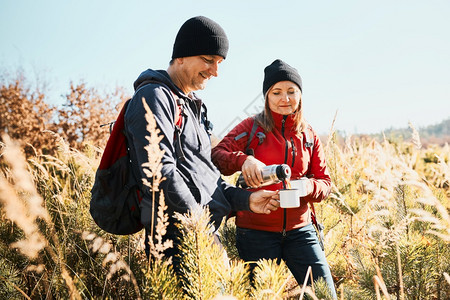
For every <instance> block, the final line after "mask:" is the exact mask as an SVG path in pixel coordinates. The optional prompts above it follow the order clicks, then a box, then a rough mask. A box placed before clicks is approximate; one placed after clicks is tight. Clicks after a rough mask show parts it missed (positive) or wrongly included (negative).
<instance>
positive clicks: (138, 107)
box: [125, 69, 250, 230]
mask: <svg viewBox="0 0 450 300" xmlns="http://www.w3.org/2000/svg"><path fill="white" fill-rule="evenodd" d="M148 80H154V81H158V82H161V83H163V84H164V85H161V84H158V83H149V84H144V85H143V86H141V87H140V88H139V89H137V88H138V87H139V86H140V85H141V84H142V83H143V82H145V81H148ZM134 88H135V89H137V91H136V92H135V95H134V96H133V99H132V100H131V101H130V104H129V105H128V108H127V111H126V113H125V131H126V135H127V137H128V144H129V145H128V146H129V148H130V151H129V153H130V157H131V161H132V167H133V173H134V175H135V176H136V178H137V179H138V182H139V183H140V186H141V191H142V192H143V199H142V201H141V204H140V206H141V222H142V224H143V225H144V226H145V228H146V229H147V230H148V229H149V228H150V226H151V225H150V224H151V218H152V216H151V212H152V193H151V191H150V190H149V188H147V187H145V186H143V184H142V182H143V179H146V180H148V181H149V182H151V178H148V177H147V175H146V174H145V173H144V172H143V168H142V167H141V166H142V164H144V163H146V162H148V155H147V153H146V150H145V149H144V147H145V146H146V145H147V144H148V141H147V139H146V138H145V137H146V136H148V135H149V132H148V131H147V129H146V126H147V122H146V120H145V109H144V107H143V104H142V98H143V97H144V98H145V101H146V103H147V104H148V106H149V107H150V109H151V110H152V112H153V115H154V117H155V120H156V124H157V127H158V128H159V130H160V131H161V133H160V134H162V135H163V139H162V140H161V142H160V148H161V149H162V150H164V156H163V158H162V165H163V166H162V170H161V172H162V176H163V177H165V180H164V181H163V182H162V183H161V184H160V187H159V188H160V190H162V191H163V192H164V196H165V202H166V205H167V206H168V214H169V216H172V215H173V213H174V212H180V213H185V212H187V210H189V209H193V208H195V207H198V205H197V204H200V205H201V206H205V205H207V206H208V207H209V209H210V212H211V214H212V221H213V222H214V224H215V225H216V228H217V227H218V225H219V224H220V222H221V220H222V218H223V217H224V216H227V215H228V214H229V213H230V212H231V211H232V210H234V211H237V210H249V204H248V198H249V195H250V192H248V191H245V190H242V189H239V188H236V187H234V186H231V185H229V184H227V183H225V182H224V181H223V180H222V179H221V177H220V172H219V171H218V169H217V168H216V167H215V166H214V164H213V163H212V162H211V142H210V137H209V134H208V132H207V128H206V126H205V122H206V118H205V116H206V115H205V114H206V112H205V111H204V110H202V102H201V100H200V99H198V98H196V97H195V99H190V98H188V97H187V96H186V95H184V94H183V93H182V92H181V91H180V90H179V89H178V88H177V87H176V86H175V85H174V84H173V82H172V81H171V79H170V77H169V74H168V73H167V72H166V71H162V70H157V71H156V70H151V69H148V70H146V71H144V72H143V73H142V74H141V75H140V76H139V77H138V79H137V80H136V81H135V83H134ZM168 88H170V89H171V90H172V91H173V92H174V93H176V94H177V96H178V97H179V98H182V99H184V101H185V103H186V104H185V108H184V117H183V125H182V128H181V136H180V140H178V139H174V134H175V125H174V123H175V114H176V105H177V104H176V102H175V101H176V100H175V99H174V96H173V95H172V93H171V92H170V90H168ZM194 96H195V95H194ZM176 143H181V148H182V150H183V152H184V155H185V158H186V159H185V160H180V159H178V158H177V154H176V151H175V148H176V146H177V145H176ZM155 203H158V197H157V198H156V199H155ZM156 211H157V209H155V212H156ZM154 217H155V216H154Z"/></svg>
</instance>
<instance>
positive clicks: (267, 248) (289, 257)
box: [236, 224, 336, 297]
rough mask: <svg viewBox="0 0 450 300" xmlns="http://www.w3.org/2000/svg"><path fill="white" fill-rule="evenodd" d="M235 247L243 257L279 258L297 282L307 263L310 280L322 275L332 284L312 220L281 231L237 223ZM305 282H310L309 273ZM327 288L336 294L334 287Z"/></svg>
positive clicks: (300, 279) (329, 284)
mask: <svg viewBox="0 0 450 300" xmlns="http://www.w3.org/2000/svg"><path fill="white" fill-rule="evenodd" d="M236 247H237V249H238V252H239V256H240V257H241V258H242V259H243V260H245V261H249V262H252V261H253V262H255V261H258V260H260V259H277V261H278V263H279V262H280V260H281V259H283V260H284V261H285V262H286V265H287V266H288V268H289V270H290V271H291V273H292V275H294V277H295V279H296V280H297V282H298V284H299V285H302V284H303V281H304V280H305V276H306V272H307V270H308V267H309V266H311V269H312V270H311V271H312V276H313V280H314V281H316V280H317V279H319V278H320V277H323V278H324V279H325V282H326V283H327V284H328V286H329V287H334V283H333V277H332V276H331V272H330V268H329V267H328V264H327V261H326V258H325V252H324V251H322V248H321V247H320V245H319V243H318V241H317V235H316V230H315V229H314V226H313V225H312V224H308V225H306V226H303V227H302V228H298V229H293V230H290V231H287V232H286V234H285V235H283V234H282V233H280V232H269V231H260V230H253V229H247V228H240V227H238V228H236ZM255 265H256V264H255V263H253V264H251V265H250V267H251V268H252V269H253V268H254V267H255ZM308 284H309V285H311V281H310V278H309V276H308ZM330 291H331V292H332V293H334V297H336V292H335V290H334V288H331V289H330Z"/></svg>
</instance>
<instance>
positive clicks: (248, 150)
mask: <svg viewBox="0 0 450 300" xmlns="http://www.w3.org/2000/svg"><path fill="white" fill-rule="evenodd" d="M252 119H253V125H252V129H251V130H250V134H249V136H248V140H247V145H246V146H245V154H247V155H255V150H254V149H252V148H250V144H251V142H252V140H253V137H254V136H255V134H256V137H257V138H258V139H259V140H258V145H261V144H262V142H263V141H264V139H265V138H266V135H265V134H264V132H262V131H259V132H256V131H257V129H258V126H259V125H258V122H256V119H255V117H253V118H252ZM246 134H247V133H245V134H241V137H243V136H245V135H246Z"/></svg>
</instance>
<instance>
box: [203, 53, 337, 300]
mask: <svg viewBox="0 0 450 300" xmlns="http://www.w3.org/2000/svg"><path fill="white" fill-rule="evenodd" d="M263 95H264V98H265V108H264V110H263V111H262V112H260V113H259V114H257V115H256V116H254V117H251V118H247V119H245V120H244V121H242V122H241V123H240V124H238V125H237V126H236V127H235V128H234V129H233V130H231V131H230V132H229V133H228V134H227V136H226V137H225V138H224V139H223V140H222V141H221V142H220V143H219V144H218V145H217V146H216V147H215V148H214V149H213V150H212V160H213V162H214V163H215V164H216V166H217V167H218V168H219V170H220V171H221V172H222V174H224V175H231V174H233V173H235V172H236V171H242V174H243V176H244V178H245V181H246V183H247V185H248V186H251V187H253V188H255V189H258V187H259V186H260V185H261V183H262V182H263V179H262V176H261V169H262V168H263V167H264V166H266V165H273V164H287V165H289V166H290V168H291V173H292V174H291V180H295V179H299V178H301V177H307V178H308V179H307V185H306V186H307V196H305V197H302V198H301V201H300V207H296V208H278V209H277V210H276V211H273V212H272V213H271V214H268V215H260V214H255V213H253V212H251V211H238V212H237V214H236V227H237V228H236V235H237V236H236V246H237V248H238V251H239V255H240V257H241V258H242V259H243V260H245V261H257V260H259V259H277V260H278V261H279V260H281V259H283V260H284V261H285V262H286V264H287V266H288V267H289V269H290V271H291V272H292V274H293V275H294V277H295V279H296V280H297V282H298V284H300V285H301V284H303V281H304V279H305V275H306V272H307V269H308V266H311V267H312V273H313V278H314V280H317V279H318V278H320V277H322V278H324V279H325V280H326V282H327V284H328V285H329V287H330V290H331V292H332V293H333V295H334V297H336V291H335V288H334V284H333V279H332V277H331V272H330V269H329V266H328V264H327V261H326V258H325V254H324V252H323V250H322V248H321V246H320V244H319V241H318V238H317V235H316V231H315V229H314V227H313V225H312V223H311V213H310V210H309V207H308V202H311V203H312V202H320V201H322V200H323V199H325V198H326V197H327V196H328V194H329V193H330V189H331V180H330V176H329V173H328V171H327V167H326V163H325V154H324V151H323V148H322V145H321V143H320V140H319V137H318V136H317V135H316V134H315V132H314V131H313V130H312V128H311V126H309V125H308V124H307V123H306V121H305V120H304V118H303V110H302V101H301V95H302V80H301V77H300V75H299V74H298V72H297V70H296V69H294V68H293V67H291V66H290V65H288V64H287V63H285V62H283V61H282V60H279V59H277V60H275V61H274V62H273V63H272V64H270V65H269V66H267V67H266V68H265V69H264V82H263ZM255 122H256V125H257V127H253V125H254V123H255ZM254 128H256V132H255V131H254V132H253V133H256V134H251V132H252V129H253V130H254ZM250 135H252V136H254V138H252V139H251V143H250V145H249V146H247V142H248V140H249V136H250ZM246 148H247V149H246ZM248 150H249V151H248ZM250 154H251V155H250ZM264 188H265V189H269V190H279V189H282V188H283V185H282V183H278V184H273V185H271V186H265V187H264Z"/></svg>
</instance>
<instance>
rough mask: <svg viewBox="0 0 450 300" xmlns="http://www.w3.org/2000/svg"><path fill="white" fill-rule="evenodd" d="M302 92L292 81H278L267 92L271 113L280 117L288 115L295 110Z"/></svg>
mask: <svg viewBox="0 0 450 300" xmlns="http://www.w3.org/2000/svg"><path fill="white" fill-rule="evenodd" d="M301 96H302V92H301V91H300V88H299V87H298V85H296V84H295V83H293V82H292V81H279V82H277V83H275V84H274V85H273V86H272V88H271V89H270V90H269V92H268V95H267V97H268V102H269V108H270V110H271V111H273V112H276V113H278V114H281V115H290V114H292V113H293V112H295V111H296V110H297V107H298V105H299V103H300V98H301Z"/></svg>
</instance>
